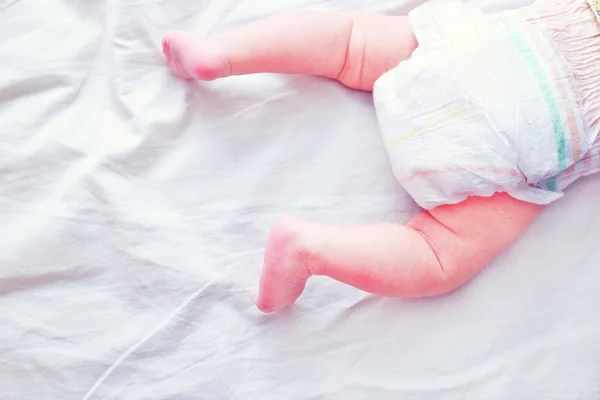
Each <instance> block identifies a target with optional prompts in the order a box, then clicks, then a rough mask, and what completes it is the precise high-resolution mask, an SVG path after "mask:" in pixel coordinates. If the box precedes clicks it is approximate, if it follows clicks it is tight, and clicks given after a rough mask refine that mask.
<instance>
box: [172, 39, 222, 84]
mask: <svg viewBox="0 0 600 400" xmlns="http://www.w3.org/2000/svg"><path fill="white" fill-rule="evenodd" d="M162 50H163V53H164V55H165V57H166V58H167V62H168V63H169V66H170V67H171V70H172V71H173V73H175V75H177V76H178V77H180V78H182V79H198V80H201V81H212V80H214V79H217V78H224V77H226V76H228V75H231V66H230V65H229V62H228V60H227V57H226V56H225V53H224V51H223V49H222V48H221V47H220V46H219V45H218V43H217V42H216V41H215V40H214V39H210V38H198V37H196V36H194V35H192V34H191V33H188V32H183V31H175V32H169V33H167V34H166V35H165V37H164V39H163V41H162Z"/></svg>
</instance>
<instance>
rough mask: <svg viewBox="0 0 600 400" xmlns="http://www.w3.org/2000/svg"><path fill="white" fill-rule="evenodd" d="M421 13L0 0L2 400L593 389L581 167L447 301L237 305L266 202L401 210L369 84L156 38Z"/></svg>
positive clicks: (593, 264) (342, 216) (339, 210)
mask: <svg viewBox="0 0 600 400" xmlns="http://www.w3.org/2000/svg"><path fill="white" fill-rule="evenodd" d="M416 4H417V2H415V1H412V2H404V1H403V0H376V1H375V0H374V1H370V2H365V1H358V0H352V1H348V0H345V1H342V0H320V1H319V0H294V1H293V2H292V1H287V2H283V1H281V2H276V1H269V0H262V1H260V0H254V1H253V0H246V1H241V0H240V1H235V0H228V1H225V0H196V1H189V0H103V1H101V0H20V1H19V0H0V32H1V34H0V135H1V136H0V138H1V140H0V222H1V224H0V249H1V251H0V388H1V390H2V395H1V397H2V399H7V400H9V399H10V400H12V399H19V400H33V399H35V400H38V399H46V400H55V399H56V400H58V399H60V400H70V399H84V400H87V399H128V400H142V399H176V400H187V399H265V400H266V399H367V398H368V399H394V400H397V399H401V400H403V399H419V400H424V399H436V400H438V399H476V400H481V399H486V400H487V399H575V398H577V399H597V398H598V397H600V383H599V382H600V379H599V378H598V377H599V376H600V365H599V361H600V313H599V312H598V305H599V303H600V292H599V291H598V289H597V288H598V283H599V281H600V271H599V270H598V266H599V265H600V246H599V245H598V241H599V240H600V225H599V224H598V223H597V222H598V219H599V216H600V214H599V211H598V209H597V206H596V204H597V202H598V198H600V179H598V177H595V178H591V179H587V180H584V181H581V182H579V183H577V184H576V185H575V186H574V187H573V188H572V189H571V190H569V192H568V195H567V197H566V199H565V200H563V201H560V202H558V203H556V204H554V205H553V206H551V207H550V208H549V209H548V210H547V211H546V212H545V213H544V215H543V217H542V218H541V219H540V220H539V221H538V222H537V223H536V224H535V225H534V226H533V227H532V229H531V230H530V231H529V232H528V233H527V234H526V235H525V236H524V237H523V238H522V240H520V241H519V242H518V243H517V244H516V245H515V246H514V247H513V248H511V249H510V250H509V251H507V252H506V253H505V254H504V255H503V256H502V257H500V259H498V260H497V262H495V263H494V264H493V265H491V266H489V267H488V268H487V269H486V270H485V271H484V272H483V273H481V274H480V275H479V276H478V277H477V278H476V279H475V280H473V281H472V283H471V284H469V285H467V286H466V287H464V288H462V289H461V290H458V291H457V292H455V293H453V294H451V295H449V296H445V297H442V298H437V299H430V300H419V301H401V300H392V299H382V298H377V297H373V296H369V295H366V294H364V293H361V292H359V291H357V290H355V289H352V288H350V287H345V286H343V285H341V284H337V283H335V282H332V281H328V280H326V279H314V280H312V281H311V282H310V284H309V287H308V289H307V291H306V293H305V294H304V295H303V296H302V297H301V299H300V301H299V303H298V305H297V306H296V307H294V308H293V309H290V310H288V311H286V312H283V313H278V314H274V315H263V314H261V313H260V312H259V311H258V310H257V309H256V308H255V307H254V306H253V299H254V296H255V290H256V286H257V281H258V277H259V272H260V267H261V258H262V251H263V246H264V243H265V237H266V235H267V232H268V230H269V228H270V226H271V224H272V223H273V222H274V221H275V220H276V219H278V218H279V217H282V216H286V215H293V216H296V217H300V218H305V219H309V220H316V221H321V222H331V223H336V222H352V223H365V222H376V221H397V222H404V221H406V220H407V219H408V218H409V217H410V216H411V215H412V214H413V213H414V212H416V208H415V206H414V205H413V203H412V202H411V201H410V200H409V199H408V198H407V196H406V195H405V194H404V193H403V192H402V191H401V189H399V187H398V185H397V184H396V183H395V181H394V179H393V177H392V173H391V170H390V167H389V165H388V162H387V159H386V156H385V152H384V149H383V147H382V144H381V140H380V137H379V132H378V129H377V125H376V121H375V116H374V112H373V107H372V99H371V97H370V96H369V95H367V94H363V93H357V92H353V91H349V90H346V89H344V88H342V87H341V86H340V85H338V84H337V83H334V82H328V81H325V80H322V79H317V78H307V77H281V76H269V75H257V76H252V77H238V78H231V79H227V80H222V81H218V82H214V83H210V84H196V83H185V82H182V81H180V80H177V79H176V78H174V77H173V76H172V75H171V74H170V73H169V71H168V69H167V68H166V67H165V65H164V63H163V59H162V56H161V53H160V48H159V45H160V39H161V37H162V34H163V32H164V31H165V30H167V29H174V28H177V29H192V30H194V31H196V32H197V33H199V34H214V33H218V32H220V31H222V30H225V29H229V28H232V27H234V26H237V25H240V24H243V23H245V22H248V21H250V20H253V19H256V18H259V17H261V16H264V15H267V14H270V13H273V12H278V11H282V10H284V9H292V8H295V9H300V8H301V9H323V10H325V9H331V10H333V9H340V10H341V9H345V10H351V9H354V10H359V9H364V10H367V9H370V10H374V11H382V12H394V13H405V12H406V11H408V10H409V9H410V8H411V7H414V6H415V5H416ZM479 4H481V2H480V3H479ZM499 4H500V5H502V4H501V3H498V2H496V3H491V6H492V7H491V8H494V7H497V6H498V5H499ZM507 4H508V3H507ZM515 4H517V3H514V2H513V3H512V4H510V5H515Z"/></svg>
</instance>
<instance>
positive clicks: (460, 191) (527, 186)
mask: <svg viewBox="0 0 600 400" xmlns="http://www.w3.org/2000/svg"><path fill="white" fill-rule="evenodd" d="M599 10H600V7H599V4H598V0H588V1H586V0H569V1H565V0H539V1H538V2H537V3H536V4H534V5H532V6H530V7H527V8H523V9H519V10H514V11H509V12H504V13H498V14H490V15H484V14H481V13H479V12H477V11H475V10H471V9H467V8H464V7H462V6H461V4H460V3H459V2H457V1H447V2H440V3H435V4H434V3H427V4H425V5H423V6H420V7H418V8H417V9H415V10H413V11H412V12H411V13H410V14H409V16H408V17H402V16H384V15H376V14H368V13H319V12H291V13H287V14H282V15H276V16H272V17H268V18H266V19H264V20H260V21H257V22H254V23H252V24H250V25H247V26H244V27H241V28H239V29H237V30H235V31H233V32H230V33H227V34H224V35H222V36H219V37H214V38H197V37H194V36H193V35H191V34H189V33H186V32H171V33H168V34H167V35H166V37H165V38H164V40H163V52H164V54H165V56H166V59H167V61H168V63H169V65H170V67H171V69H172V70H173V72H174V73H175V74H176V75H177V76H179V77H181V78H183V79H198V80H203V81H210V80H214V79H217V78H225V77H227V76H231V75H242V74H252V73H282V74H310V75H319V76H323V77H327V78H331V79H335V80H338V81H339V82H341V83H342V84H343V85H345V86H347V87H349V88H352V89H357V90H363V91H373V93H374V100H375V109H376V111H377V117H378V120H379V123H380V127H381V130H382V134H383V139H384V141H385V145H386V148H387V150H388V154H389V157H390V161H391V165H392V168H393V170H394V174H395V176H396V178H397V180H398V182H399V183H400V184H401V185H402V187H403V188H404V189H406V190H407V192H408V193H409V194H410V195H411V196H412V197H413V198H414V199H415V201H416V202H417V203H418V204H419V205H420V206H421V207H422V208H423V209H424V210H423V211H422V212H421V213H420V214H419V215H417V216H416V217H415V218H414V219H413V220H412V221H410V222H409V223H408V224H407V225H405V226H403V225H395V224H375V225H371V226H325V225H320V224H316V223H309V222H303V221H299V220H295V219H286V220H282V221H279V222H278V223H276V224H275V226H274V227H273V228H272V230H271V233H270V235H269V238H268V243H267V247H266V251H265V258H264V265H263V270H262V275H261V278H260V285H259V293H258V297H257V299H256V305H257V307H258V308H259V309H260V310H262V311H264V312H271V311H275V310H279V309H281V308H284V307H286V306H289V305H291V304H293V303H294V301H296V299H297V298H298V297H299V296H300V294H301V293H302V291H303V290H304V287H305V284H306V281H307V279H308V278H309V277H311V276H312V275H323V276H328V277H330V278H333V279H335V280H338V281H340V282H343V283H346V284H349V285H352V286H354V287H357V288H359V289H362V290H364V291H367V292H370V293H373V294H376V295H382V296H391V297H403V298H409V297H425V296H437V295H442V294H444V293H448V292H450V291H452V290H454V289H456V288H457V287H459V286H461V285H462V284H464V283H465V282H467V281H468V280H469V279H470V278H472V277H473V276H474V275H475V274H476V273H477V272H478V271H479V270H481V269H482V268H483V267H484V266H485V265H486V264H488V263H489V262H490V261H492V260H493V259H494V258H495V257H496V256H498V255H499V254H500V253H501V252H502V251H503V250H504V249H506V248H507V247H508V246H510V245H511V244H512V243H513V242H514V241H515V240H517V239H518V237H519V236H520V235H521V234H522V233H523V232H524V231H525V230H526V228H527V227H528V226H529V225H530V224H531V223H532V222H533V221H534V220H535V218H536V217H537V216H538V215H539V214H540V212H541V211H542V209H543V207H544V206H545V205H547V204H549V203H551V202H552V201H554V200H556V199H558V198H560V197H561V196H562V191H563V189H565V188H566V187H567V186H568V185H570V184H571V183H572V182H574V181H575V180H576V179H578V178H580V177H582V176H585V175H589V174H592V173H594V172H598V171H599V170H600V140H599V138H598V134H599V133H600V24H599V21H600V17H599V16H600V12H599Z"/></svg>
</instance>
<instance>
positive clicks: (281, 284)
mask: <svg viewBox="0 0 600 400" xmlns="http://www.w3.org/2000/svg"><path fill="white" fill-rule="evenodd" d="M301 224H302V222H301V221H297V220H282V221H279V222H278V223H276V224H275V226H274V227H273V229H272V230H271V233H270V234H269V238H268V241H267V248H266V250H265V259H264V264H263V270H262V274H261V277H260V284H259V290H258V297H257V298H256V306H257V307H258V308H259V310H261V311H263V312H266V313H268V312H273V311H276V310H279V309H282V308H284V307H287V306H290V305H292V304H293V303H294V302H295V301H296V299H297V298H298V297H300V295H301V294H302V291H303V290H304V287H305V286H306V280H307V279H308V278H309V277H310V276H311V272H310V270H309V267H308V264H307V257H308V252H307V251H306V249H304V248H303V246H304V241H303V238H302V236H301Z"/></svg>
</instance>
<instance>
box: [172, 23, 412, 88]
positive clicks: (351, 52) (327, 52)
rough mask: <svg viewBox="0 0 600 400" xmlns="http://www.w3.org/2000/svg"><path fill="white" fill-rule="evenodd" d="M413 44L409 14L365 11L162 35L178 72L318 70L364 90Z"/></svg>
mask: <svg viewBox="0 0 600 400" xmlns="http://www.w3.org/2000/svg"><path fill="white" fill-rule="evenodd" d="M416 47H417V42H416V39H415V37H414V35H413V33H412V31H411V28H410V26H409V23H408V18H407V17H392V16H385V15H379V14H369V13H324V12H288V13H284V14H279V15H275V16H271V17H267V18H265V19H262V20H259V21H257V22H254V23H251V24H249V25H246V26H243V27H241V28H239V29H236V30H234V31H232V32H229V33H226V34H224V35H221V36H218V37H214V38H208V37H205V38H198V37H195V36H193V35H191V34H190V33H187V32H181V31H175V32H170V33H168V34H167V35H166V36H165V38H164V40H163V52H164V53H165V56H166V58H167V60H168V62H169V65H170V66H171V69H172V70H173V71H174V73H175V74H177V75H178V76H179V77H181V78H185V79H200V80H213V79H217V78H223V77H226V76H230V75H243V74H253V73H280V74H302V75H318V76H323V77H326V78H331V79H337V80H339V81H340V82H341V83H343V84H344V85H346V86H349V87H351V88H354V89H360V90H367V91H370V90H372V89H373V84H374V83H375V81H376V80H377V78H379V77H380V76H381V75H382V74H383V73H385V72H386V71H387V70H389V69H391V68H393V67H395V66H396V65H397V64H398V63H399V62H400V61H402V60H405V59H407V58H409V57H410V55H411V54H412V52H413V50H414V49H415V48H416Z"/></svg>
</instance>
